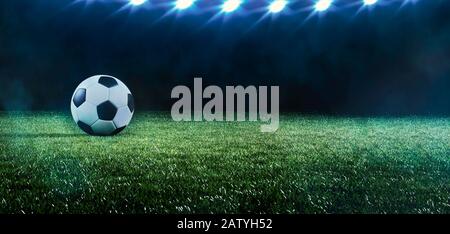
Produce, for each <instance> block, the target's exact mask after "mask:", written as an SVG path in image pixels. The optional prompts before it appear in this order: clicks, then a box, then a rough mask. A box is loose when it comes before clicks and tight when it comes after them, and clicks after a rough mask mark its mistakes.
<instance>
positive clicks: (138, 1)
mask: <svg viewBox="0 0 450 234" xmlns="http://www.w3.org/2000/svg"><path fill="white" fill-rule="evenodd" d="M146 1H147V0H130V3H131V5H133V6H139V5H142V4H144V3H145V2H146Z"/></svg>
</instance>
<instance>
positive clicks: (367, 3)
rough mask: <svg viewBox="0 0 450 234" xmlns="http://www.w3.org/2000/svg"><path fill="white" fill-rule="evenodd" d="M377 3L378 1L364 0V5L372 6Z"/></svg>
mask: <svg viewBox="0 0 450 234" xmlns="http://www.w3.org/2000/svg"><path fill="white" fill-rule="evenodd" d="M377 2H378V0H364V5H367V6H370V5H373V4H375V3H377Z"/></svg>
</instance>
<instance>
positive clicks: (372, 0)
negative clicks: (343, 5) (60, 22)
mask: <svg viewBox="0 0 450 234" xmlns="http://www.w3.org/2000/svg"><path fill="white" fill-rule="evenodd" d="M129 1H130V4H131V5H134V6H139V5H142V4H144V3H146V2H147V1H148V0H129ZM361 1H362V2H363V3H364V5H366V6H371V5H374V4H376V3H377V2H378V0H361ZM195 2H196V0H176V1H175V2H174V4H175V8H176V9H178V10H185V9H188V8H189V7H191V6H193V5H194V4H195ZM242 3H243V1H242V0H225V1H224V2H223V4H222V6H221V9H222V11H223V12H225V13H230V12H233V11H235V10H237V9H239V7H240V6H241V4H242ZM288 4H289V1H288V0H273V1H272V2H271V3H270V4H269V5H268V7H267V9H268V11H269V12H272V13H279V12H281V11H283V9H285V8H286V6H287V5H288ZM332 5H333V0H317V1H316V2H315V5H314V8H315V10H316V11H319V12H322V11H326V10H328V9H329V8H330V7H331V6H332Z"/></svg>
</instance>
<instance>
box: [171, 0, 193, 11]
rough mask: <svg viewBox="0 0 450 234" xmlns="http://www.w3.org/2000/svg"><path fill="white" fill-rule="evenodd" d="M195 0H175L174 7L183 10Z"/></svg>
mask: <svg viewBox="0 0 450 234" xmlns="http://www.w3.org/2000/svg"><path fill="white" fill-rule="evenodd" d="M194 2H195V0H177V2H176V3H175V8H177V9H179V10H184V9H187V8H189V7H191V6H192V5H193V4H194Z"/></svg>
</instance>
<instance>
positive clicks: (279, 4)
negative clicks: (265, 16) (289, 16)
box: [269, 0, 288, 13]
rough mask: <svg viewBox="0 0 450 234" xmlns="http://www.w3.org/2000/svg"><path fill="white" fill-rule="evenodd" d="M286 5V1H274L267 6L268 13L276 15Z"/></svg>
mask: <svg viewBox="0 0 450 234" xmlns="http://www.w3.org/2000/svg"><path fill="white" fill-rule="evenodd" d="M287 4H288V1H286V0H275V1H273V2H272V3H271V4H270V5H269V11H270V12H271V13H278V12H280V11H282V10H283V9H284V8H285V7H286V5H287Z"/></svg>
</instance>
